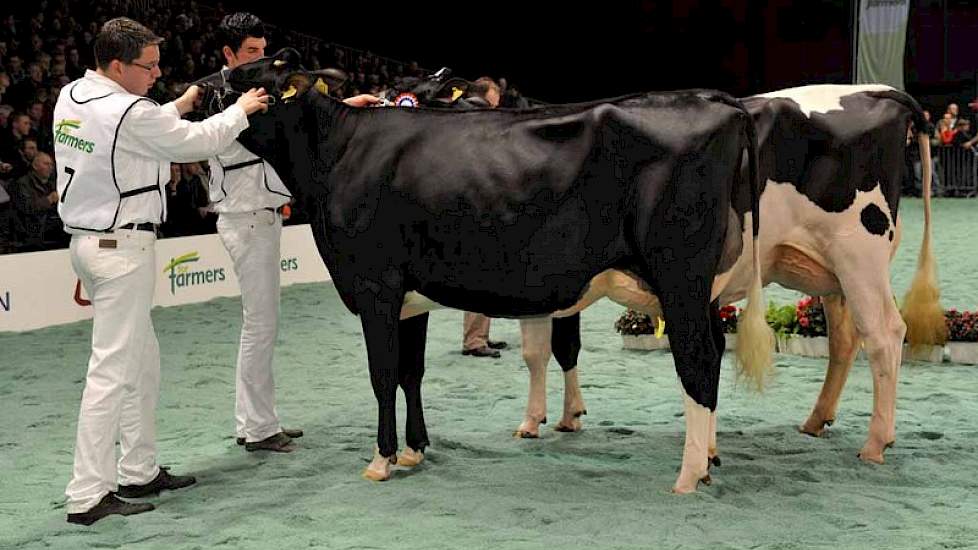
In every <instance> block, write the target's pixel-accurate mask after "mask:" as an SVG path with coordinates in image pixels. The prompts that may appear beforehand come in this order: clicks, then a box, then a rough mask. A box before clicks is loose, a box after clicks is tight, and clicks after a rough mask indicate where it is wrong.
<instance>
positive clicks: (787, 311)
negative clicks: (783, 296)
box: [764, 304, 798, 353]
mask: <svg viewBox="0 0 978 550" xmlns="http://www.w3.org/2000/svg"><path fill="white" fill-rule="evenodd" d="M764 318H765V319H766V320H767V324H768V325H770V326H771V330H773V331H774V336H775V338H776V340H777V343H778V352H779V353H787V352H788V338H789V337H790V336H791V335H792V334H795V333H797V332H798V318H797V317H796V316H795V307H794V306H776V305H774V304H768V306H767V312H766V313H765V314H764Z"/></svg>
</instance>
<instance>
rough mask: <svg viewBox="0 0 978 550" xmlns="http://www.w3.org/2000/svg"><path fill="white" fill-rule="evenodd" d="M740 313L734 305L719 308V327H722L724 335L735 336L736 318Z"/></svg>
mask: <svg viewBox="0 0 978 550" xmlns="http://www.w3.org/2000/svg"><path fill="white" fill-rule="evenodd" d="M742 311H743V310H742V309H739V308H738V307H737V306H734V305H729V306H723V307H721V308H720V326H721V327H723V333H724V334H737V316H738V315H739V314H740V313H741V312H742Z"/></svg>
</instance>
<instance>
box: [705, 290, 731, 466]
mask: <svg viewBox="0 0 978 550" xmlns="http://www.w3.org/2000/svg"><path fill="white" fill-rule="evenodd" d="M710 332H711V333H712V335H713V345H714V346H716V349H717V352H718V353H719V354H720V361H721V362H722V361H723V351H724V349H725V348H726V346H727V340H726V338H724V337H723V323H722V322H721V321H720V304H719V303H718V302H713V303H712V304H710ZM719 373H720V367H719V365H718V366H717V376H719ZM718 380H719V378H718ZM717 384H718V385H719V381H718V382H717ZM707 456H708V457H709V460H710V464H712V465H714V466H719V465H720V455H719V453H718V451H717V411H716V409H714V410H712V411H710V441H709V443H708V445H707Z"/></svg>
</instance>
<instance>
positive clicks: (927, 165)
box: [900, 107, 947, 348]
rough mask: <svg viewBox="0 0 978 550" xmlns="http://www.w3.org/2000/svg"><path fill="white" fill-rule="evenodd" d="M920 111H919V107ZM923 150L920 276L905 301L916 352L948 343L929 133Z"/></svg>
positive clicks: (922, 134) (921, 134) (921, 135)
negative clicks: (935, 244)
mask: <svg viewBox="0 0 978 550" xmlns="http://www.w3.org/2000/svg"><path fill="white" fill-rule="evenodd" d="M918 110H919V107H918ZM914 118H915V125H916V126H917V129H918V130H920V129H923V128H926V126H924V125H923V124H924V120H923V116H920V117H919V120H917V119H918V117H914ZM917 143H918V145H919V146H920V167H921V177H922V178H923V182H922V185H921V188H922V194H923V198H924V236H923V242H922V243H921V245H920V255H919V256H917V272H916V273H915V274H914V277H913V282H912V283H911V284H910V290H908V291H907V293H906V294H905V295H904V297H903V308H902V309H901V311H900V313H902V314H903V321H904V322H905V323H906V324H907V341H908V342H910V347H911V348H914V347H917V346H921V345H924V344H943V343H944V342H945V341H946V340H947V327H946V325H945V322H944V308H943V307H942V306H941V291H940V289H939V288H938V287H937V262H936V261H935V260H934V252H933V249H932V248H931V208H930V189H931V177H932V174H931V160H930V136H928V135H927V133H926V131H918V132H917Z"/></svg>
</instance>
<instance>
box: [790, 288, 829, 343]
mask: <svg viewBox="0 0 978 550" xmlns="http://www.w3.org/2000/svg"><path fill="white" fill-rule="evenodd" d="M795 316H796V317H797V318H798V334H799V335H801V336H828V323H827V322H826V320H825V309H824V308H823V307H822V300H820V299H818V298H812V297H811V296H806V297H805V298H803V299H802V300H800V301H799V302H798V305H796V306H795Z"/></svg>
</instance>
